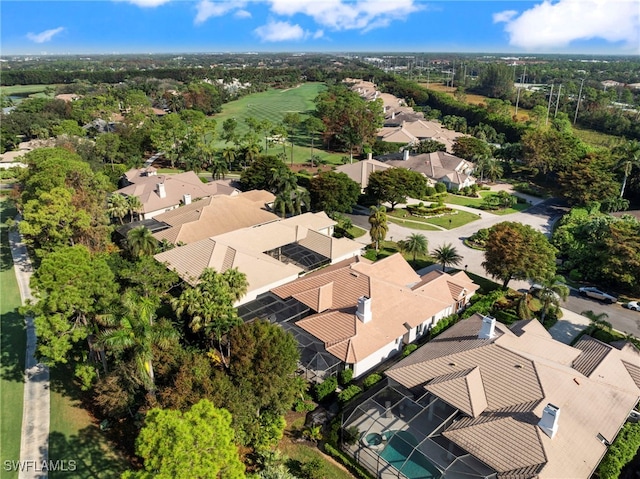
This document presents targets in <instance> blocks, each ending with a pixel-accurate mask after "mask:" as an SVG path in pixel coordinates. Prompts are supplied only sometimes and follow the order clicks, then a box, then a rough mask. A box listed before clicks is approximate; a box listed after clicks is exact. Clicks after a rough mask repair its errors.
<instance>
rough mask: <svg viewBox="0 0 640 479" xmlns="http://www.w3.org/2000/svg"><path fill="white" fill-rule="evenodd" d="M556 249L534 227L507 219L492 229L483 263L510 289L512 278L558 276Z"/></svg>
mask: <svg viewBox="0 0 640 479" xmlns="http://www.w3.org/2000/svg"><path fill="white" fill-rule="evenodd" d="M556 252H557V250H556V249H555V248H554V247H553V246H552V245H551V244H550V243H549V241H548V240H547V238H546V236H544V235H543V234H542V233H540V232H539V231H536V230H534V229H533V228H532V227H531V226H529V225H524V224H522V223H516V222H510V221H504V222H502V223H498V224H496V225H494V226H492V227H491V228H490V229H489V237H488V238H487V241H486V243H485V252H484V258H485V260H484V261H483V263H482V266H483V267H484V269H485V270H486V271H487V273H489V274H490V275H491V276H493V277H494V278H498V279H500V280H502V282H503V283H502V286H503V288H507V286H508V285H509V281H511V280H512V279H519V280H528V279H531V280H534V281H541V280H543V279H544V278H546V277H548V276H550V275H554V274H555V268H556Z"/></svg>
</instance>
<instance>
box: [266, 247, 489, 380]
mask: <svg viewBox="0 0 640 479" xmlns="http://www.w3.org/2000/svg"><path fill="white" fill-rule="evenodd" d="M477 289H478V286H477V285H476V284H474V283H473V282H472V281H471V279H470V278H469V277H468V276H467V275H466V274H465V273H464V272H458V273H456V274H453V275H450V274H446V273H440V272H435V273H433V274H429V275H427V276H424V277H420V276H419V275H418V274H417V273H416V272H415V271H414V270H413V269H412V268H411V266H410V265H409V264H408V263H407V262H406V260H405V259H404V258H403V257H402V255H400V254H399V253H398V254H395V255H392V256H389V257H387V258H385V259H382V260H379V261H377V262H375V263H373V262H371V261H368V260H366V259H364V258H358V259H357V260H356V259H354V260H350V261H348V262H345V264H343V265H341V266H339V267H337V266H336V267H332V268H327V269H326V270H320V271H317V272H315V273H312V274H309V275H307V276H305V277H303V278H300V279H298V280H296V281H294V282H292V283H288V284H285V285H283V286H280V287H277V288H274V289H272V290H271V292H272V293H273V294H274V295H276V296H277V297H279V298H280V299H282V300H289V299H292V298H293V299H295V300H297V301H298V302H300V303H303V304H304V305H306V306H307V308H308V309H309V310H310V312H312V314H311V315H310V316H308V317H306V318H304V319H300V320H298V321H297V322H296V323H295V327H296V328H300V329H302V330H304V331H306V332H307V333H309V334H311V335H312V336H313V337H315V338H317V340H319V341H320V342H321V343H322V345H323V346H324V349H325V350H326V352H328V353H329V354H331V355H332V356H334V357H335V358H336V359H337V360H338V361H339V362H340V363H342V365H343V366H344V367H347V368H351V369H353V373H354V377H360V376H362V375H363V374H364V373H366V372H367V371H370V370H371V369H372V368H374V367H376V366H378V365H379V364H380V363H382V362H383V361H385V360H386V359H388V358H390V357H392V356H394V355H396V354H397V353H399V352H400V351H401V350H402V347H403V346H404V345H405V344H409V343H411V342H413V341H415V340H416V339H418V338H419V337H421V336H423V335H424V334H427V333H428V331H429V330H430V329H431V328H432V327H433V326H434V325H435V324H436V323H437V322H438V321H439V320H440V319H442V318H444V317H446V316H449V315H451V314H453V313H457V312H458V311H460V310H462V309H463V308H464V307H466V305H467V304H468V302H469V300H470V298H471V297H472V296H473V294H474V293H475V291H476V290H477ZM311 347H313V348H315V349H316V350H318V352H320V353H322V351H321V350H320V349H318V348H317V345H315V344H312V345H311ZM327 362H328V361H327ZM303 367H305V368H308V365H303ZM334 372H335V369H334ZM312 373H313V375H314V376H320V377H322V376H323V374H322V373H323V372H322V371H313V372H312Z"/></svg>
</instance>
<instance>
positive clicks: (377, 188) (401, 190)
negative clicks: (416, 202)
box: [366, 168, 427, 210]
mask: <svg viewBox="0 0 640 479" xmlns="http://www.w3.org/2000/svg"><path fill="white" fill-rule="evenodd" d="M366 191H367V195H369V196H370V197H371V198H373V199H375V200H376V201H377V202H378V204H380V203H385V202H388V203H390V204H391V210H393V209H395V207H396V205H397V204H398V203H406V202H407V197H408V196H411V197H412V198H422V197H423V196H424V195H425V194H426V191H427V180H426V178H425V177H424V176H423V175H421V174H420V173H418V172H417V171H411V170H408V169H406V168H389V169H386V170H382V171H374V172H373V173H371V174H370V175H369V184H368V186H367V189H366Z"/></svg>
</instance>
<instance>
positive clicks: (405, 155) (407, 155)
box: [402, 150, 409, 161]
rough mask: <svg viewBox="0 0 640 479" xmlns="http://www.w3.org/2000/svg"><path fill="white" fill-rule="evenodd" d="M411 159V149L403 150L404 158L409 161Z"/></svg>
mask: <svg viewBox="0 0 640 479" xmlns="http://www.w3.org/2000/svg"><path fill="white" fill-rule="evenodd" d="M408 159H409V150H404V151H403V152H402V160H403V161H407V160H408Z"/></svg>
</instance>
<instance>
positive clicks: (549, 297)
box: [538, 275, 569, 324]
mask: <svg viewBox="0 0 640 479" xmlns="http://www.w3.org/2000/svg"><path fill="white" fill-rule="evenodd" d="M539 284H540V289H539V293H538V296H539V298H540V301H541V302H542V312H541V313H540V322H541V323H542V324H544V318H545V316H546V315H547V312H548V311H549V307H550V306H551V305H554V306H556V307H559V306H560V300H562V301H566V299H567V297H568V296H569V288H568V287H567V285H566V284H564V278H563V277H562V276H560V275H555V276H551V277H548V278H545V279H543V280H542V281H541V282H540V283H539Z"/></svg>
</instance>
